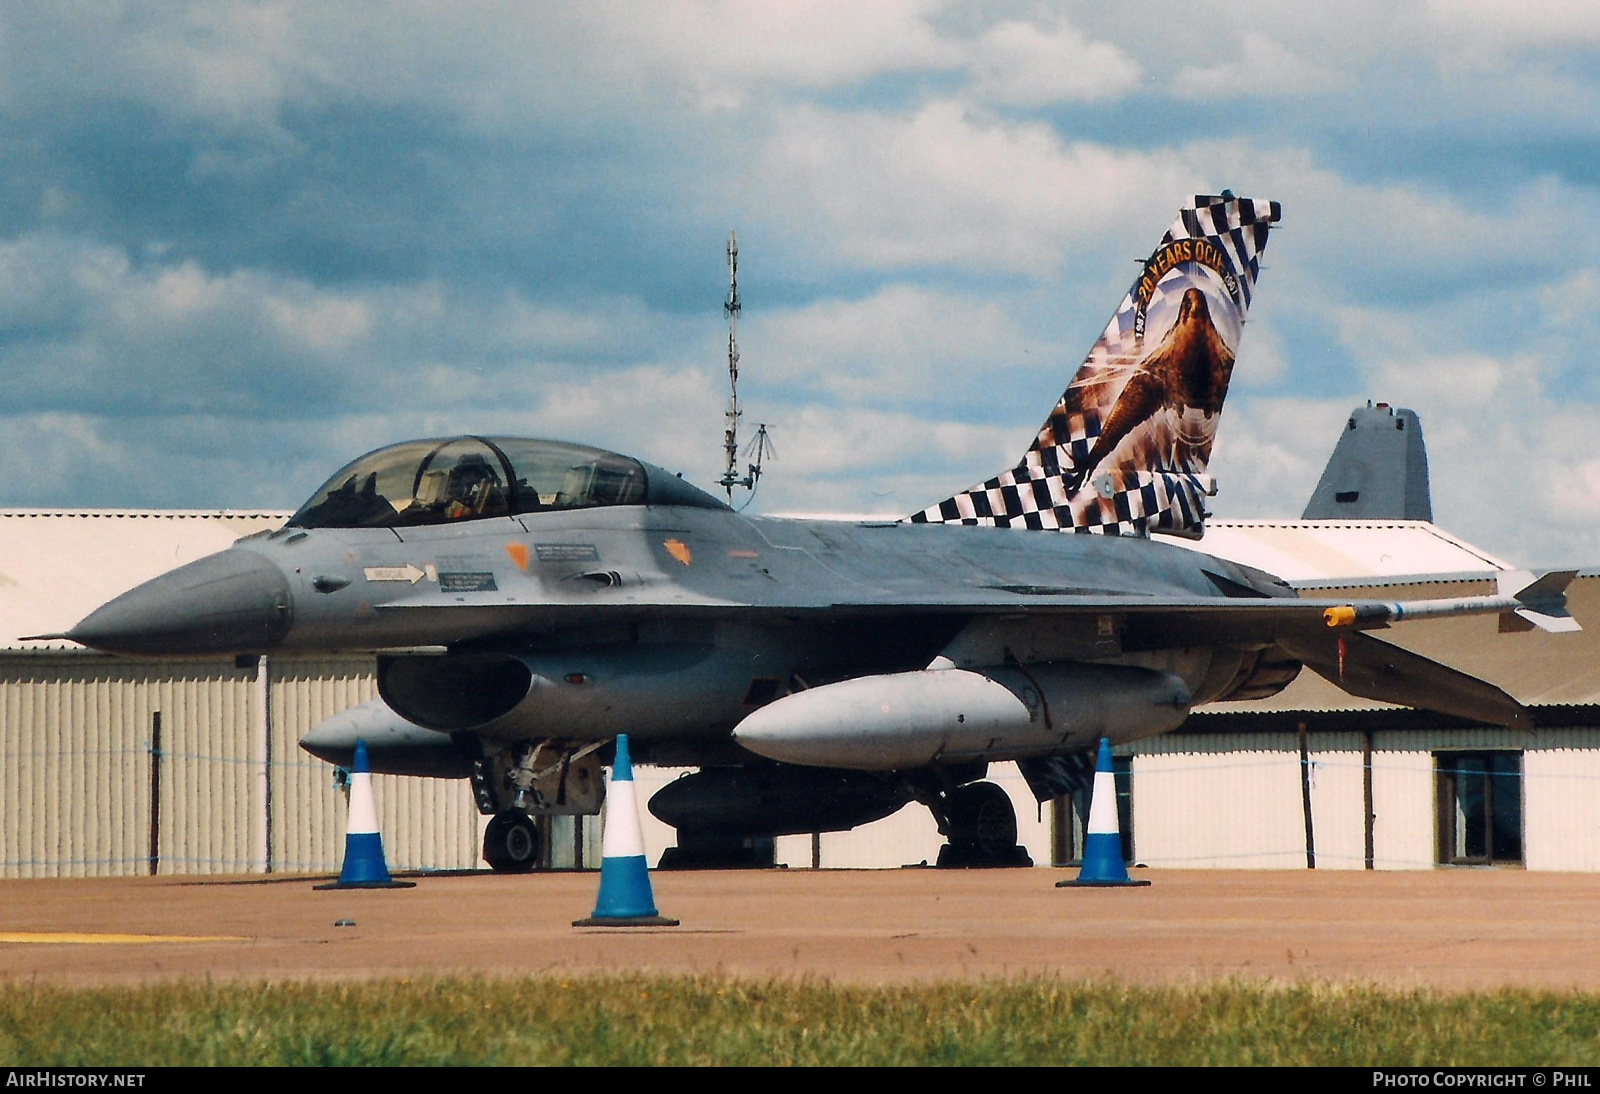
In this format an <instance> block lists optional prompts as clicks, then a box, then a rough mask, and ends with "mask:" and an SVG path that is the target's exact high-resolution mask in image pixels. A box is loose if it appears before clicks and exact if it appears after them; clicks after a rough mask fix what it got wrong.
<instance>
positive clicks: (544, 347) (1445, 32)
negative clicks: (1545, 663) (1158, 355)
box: [0, 0, 1600, 565]
mask: <svg viewBox="0 0 1600 1094" xmlns="http://www.w3.org/2000/svg"><path fill="white" fill-rule="evenodd" d="M1224 187H1227V188H1231V189H1232V190H1233V191H1235V192H1236V193H1239V194H1241V195H1246V196H1250V197H1255V198H1266V199H1273V200H1277V201H1279V202H1281V203H1282V204H1283V208H1284V220H1283V224H1282V227H1281V229H1279V230H1277V231H1275V232H1274V234H1273V236H1272V239H1271V241H1270V243H1269V245H1268V248H1267V253H1266V256H1265V257H1266V263H1265V269H1264V270H1263V272H1262V275H1261V278H1260V282H1259V285H1258V290H1257V294H1256V298H1255V301H1254V304H1253V307H1252V310H1251V314H1250V323H1249V325H1248V329H1247V330H1246V332H1245V335H1244V338H1243V342H1242V345H1241V347H1240V350H1239V356H1238V361H1237V364H1236V367H1235V370H1234V375H1233V386H1232V392H1231V396H1230V398H1229V400H1228V405H1227V409H1226V411H1225V413H1224V416H1223V419H1222V424H1221V428H1220V431H1219V434H1218V441H1217V447H1216V452H1215V456H1214V458H1213V460H1212V464H1211V471H1212V473H1213V474H1214V475H1215V477H1216V478H1217V480H1218V482H1219V484H1220V493H1219V494H1218V496H1217V497H1216V498H1215V499H1213V505H1212V507H1213V509H1214V511H1215V512H1216V514H1217V515H1218V516H1219V517H1252V518H1253V517H1292V516H1298V514H1299V512H1300V510H1301V508H1302V507H1303V506H1304V504H1305V501H1306V499H1307V498H1308V497H1309V495H1310V493H1311V490H1312V488H1313V487H1314V486H1315V484H1316V479H1317V476H1318V474H1319V473H1320V471H1321V468H1322V465H1323V463H1324V462H1325V460H1326V458H1327V455H1328V453H1329V452H1330V451H1331V449H1332V446H1333V444H1334V442H1335V441H1336V440H1337V437H1338V434H1339V430H1340V428H1341V426H1342V424H1343V422H1344V419H1345V417H1346V415H1347V414H1348V411H1349V410H1350V408H1351V407H1353V406H1356V405H1361V404H1364V403H1365V402H1366V401H1367V400H1369V399H1371V400H1375V401H1381V402H1389V403H1392V404H1395V405H1399V406H1406V407H1410V408H1412V409H1414V410H1415V411H1416V412H1417V413H1418V414H1419V415H1420V416H1421V419H1422V423H1423V429H1424V434H1425V436H1426V438H1427V442H1428V450H1429V459H1430V465H1431V468H1432V471H1433V501H1434V513H1435V518H1436V520H1437V522H1438V523H1439V524H1440V525H1442V526H1443V527H1445V528H1446V529H1448V530H1450V531H1451V532H1453V533H1455V534H1457V535H1460V536H1461V537H1463V538H1465V539H1467V540H1468V541H1470V542H1473V543H1476V544H1478V545H1480V546H1482V547H1483V548H1485V549H1487V550H1490V551H1492V552H1494V553H1496V554H1499V555H1501V556H1502V557H1505V558H1507V559H1510V560H1511V561H1514V562H1517V563H1519V564H1525V565H1537V564H1561V563H1577V564H1589V565H1594V564H1600V374H1597V372H1596V369H1595V367H1594V365H1595V361H1594V351H1593V348H1592V347H1593V346H1594V345H1595V343H1596V341H1597V340H1600V228H1597V227H1596V226H1597V225H1600V8H1597V7H1595V6H1593V5H1590V4H1587V3H1577V2H1564V0H1547V2H1545V3H1542V4H1539V5H1537V6H1531V5H1522V4H1516V5H1514V4H1510V3H1498V2H1488V0H1456V2H1452V3H1449V4H1439V5H1432V4H1419V3H1394V2H1385V3H1372V4H1368V3H1364V2H1362V0H1350V2H1346V3H1343V4H1341V5H1338V6H1337V9H1336V10H1335V9H1334V8H1333V6H1330V5H1304V4H1284V5H1272V4H1263V3H1252V4H1242V3H1240V4H1232V3H1207V2H1205V0H1188V2H1186V3H1184V4H1182V5H1174V4H1148V3H1140V2H1137V0H1135V2H1130V3H1123V4H1118V5H1103V4H1072V3H1066V4H1053V3H1016V4H1012V3H958V2H950V3H942V2H932V0H929V2H919V0H875V2H874V3H871V4H860V3H849V2H829V0H807V2H793V3H791V2H785V0H770V2H753V0H743V2H730V3H717V2H706V3H677V2H661V3H652V4H638V3H632V2H630V3H612V2H607V0H591V2H588V3H585V4H582V5H577V4H562V5H530V4H525V3H521V2H508V3H497V2H483V3H463V2H455V3H422V2H415V3H404V2H393V3H381V2H378V3H374V2H367V3H359V4H346V3H335V2H329V0H314V2H305V3H300V2H293V0H290V2H281V3H235V2H229V0H206V2H204V3H197V4H183V3H176V2H165V3H150V4H145V3H117V2H114V0H108V2H105V3H97V4H93V5H90V4H77V5H64V4H56V3H47V2H39V3H31V2H26V0H25V2H21V3H16V4H7V5H5V6H4V7H0V506H114V507H124V506H139V507H143V506H157V507H231V508H247V507H273V508H293V507H295V506H297V505H299V504H300V502H302V501H303V500H304V499H305V498H306V497H308V496H309V495H310V494H311V493H312V491H313V490H314V489H315V488H316V487H317V486H318V485H319V484H320V483H321V482H322V481H323V480H325V479H326V478H327V477H328V476H329V475H331V474H332V473H333V471H334V470H335V469H336V468H337V467H339V466H340V465H342V464H344V463H345V462H347V461H349V460H350V459H352V458H354V457H355V456H357V455H359V454H361V453H362V452H365V451H367V450H369V449H372V448H375V447H378V446H380V445H383V444H387V443H390V442H394V441H399V440H404V439H407V438H409V437H415V436H433V435H446V434H453V433H469V432H470V433H491V434H492V433H515V434H526V435H532V436H545V437H556V438H562V439H568V440H574V441H581V442H585V443H589V444H595V445H599V446H602V447H606V448H612V449H616V450H619V451H623V452H627V453H629V454H632V455H636V456H639V457H640V458H643V459H646V460H649V461H651V462H654V463H657V464H661V465H663V466H666V467H668V468H670V469H672V470H675V471H682V472H683V473H684V474H685V475H686V477H688V478H689V479H691V480H692V481H696V482H698V483H699V484H701V485H702V486H711V484H712V483H713V481H714V480H715V478H716V477H717V475H718V474H719V473H720V471H721V459H722V452H721V431H722V427H723V419H722V413H723V410H724V408H725V403H726V398H727V373H726V359H725V356H724V354H725V343H726V337H727V331H726V326H725V320H724V317H723V312H722V301H723V295H724V293H725V290H726V284H727V272H726V266H725V256H724V247H725V245H726V240H727V233H728V231H729V229H737V231H738V233H739V245H740V288H741V294H742V297H743V304H744V312H743V317H742V320H741V326H740V339H739V341H740V349H741V354H742V362H741V365H742V376H741V382H740V396H741V402H742V403H743V405H744V407H745V409H746V419H745V423H744V435H745V436H746V437H749V436H751V435H753V432H754V425H755V423H756V422H766V423H768V425H769V429H770V431H771V434H772V437H773V439H774V442H775V445H776V450H777V458H776V460H774V461H770V462H768V463H767V465H766V468H765V470H766V476H765V477H764V478H763V480H762V483H761V487H760V489H759V491H758V492H757V494H756V497H755V499H754V501H753V502H752V506H753V508H752V511H758V512H759V511H765V512H796V511H834V512H878V513H897V514H905V513H910V512H913V511H915V510H918V509H921V508H922V507H924V506H926V505H928V504H930V503H933V502H936V501H938V500H940V499H941V498H944V497H947V496H949V495H950V494H951V493H953V492H954V491H956V490H959V489H961V488H964V487H966V486H969V485H971V484H972V483H974V482H976V481H979V480H982V479H984V478H986V477H988V476H990V475H992V474H995V473H997V472H999V471H1001V470H1003V469H1004V468H1007V467H1009V466H1011V465H1012V464H1013V463H1015V462H1016V460H1017V459H1018V458H1019V457H1020V456H1021V454H1022V452H1023V451H1024V450H1025V449H1026V448H1027V446H1028V444H1029V443H1030V441H1031V439H1032V437H1033V434H1034V433H1035V431H1036V430H1037V429H1038V427H1039V425H1040V423H1041V422H1042V421H1043V420H1044V417H1045V415H1046V414H1047V413H1048V411H1049V410H1050V408H1051V406H1052V405H1053V404H1054V402H1055V400H1056V398H1057V397H1058V396H1059V395H1060V393H1061V390H1062V388H1063V387H1064V386H1065V384H1066V381H1067V380H1068V379H1069V378H1070V377H1071V374H1072V373H1073V371H1075V369H1076V367H1077V365H1078V363H1079V362H1080V361H1081V360H1082V358H1083V355H1084V353H1085V352H1086V351H1087V350H1088V348H1089V346H1090V345H1091V344H1092V343H1093V342H1094V340H1095V338H1096V336H1097V335H1098V333H1099V331H1100V329H1101V328H1102V327H1103V326H1104V324H1105V322H1106V320H1107V319H1108V318H1109V317H1110V315H1111V313H1112V311H1113V310H1114V308H1115V307H1116V305H1117V303H1118V302H1119V301H1120V299H1121V297H1122V295H1123V293H1125V292H1126V291H1127V288H1128V286H1129V284H1130V283H1131V281H1132V279H1133V276H1134V274H1135V273H1137V271H1138V267H1137V265H1136V263H1137V262H1138V261H1139V260H1141V259H1142V258H1143V257H1144V256H1145V255H1146V254H1148V253H1149V251H1150V250H1151V249H1152V248H1153V247H1154V245H1155V244H1156V242H1157V241H1158V240H1159V238H1160V236H1161V233H1162V232H1163V231H1164V230H1165V228H1166V227H1167V225H1168V224H1169V223H1171V221H1172V219H1173V217H1174V215H1175V213H1176V211H1177V209H1178V208H1179V206H1181V205H1182V204H1183V203H1184V202H1185V201H1186V200H1187V199H1188V197H1189V196H1190V195H1192V194H1196V193H1216V192H1219V191H1220V190H1221V189H1223V188H1224Z"/></svg>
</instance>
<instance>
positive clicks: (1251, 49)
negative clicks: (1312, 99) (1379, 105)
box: [1171, 31, 1343, 99]
mask: <svg viewBox="0 0 1600 1094" xmlns="http://www.w3.org/2000/svg"><path fill="white" fill-rule="evenodd" d="M1239 54H1240V56H1239V59H1238V60H1237V61H1231V62H1227V63H1224V64H1220V65H1202V66H1194V65H1191V66H1187V67H1185V68H1183V69H1182V70H1180V71H1179V72H1178V74H1177V75H1176V76H1174V77H1173V78H1172V83H1171V88H1172V91H1173V93H1174V94H1176V95H1178V96H1180V97H1182V98H1193V99H1234V98H1241V97H1243V96H1247V95H1269V94H1270V95H1305V94H1310V93H1312V92H1320V91H1330V90H1334V89H1336V88H1338V87H1339V86H1340V85H1341V84H1342V83H1343V78H1342V76H1341V75H1340V74H1339V73H1338V72H1337V71H1335V70H1334V69H1331V68H1328V67H1326V66H1323V65H1320V64H1317V63H1316V62H1315V61H1313V60H1311V59H1310V58H1308V57H1303V56H1299V55H1297V54H1295V53H1292V52H1290V51H1289V50H1288V49H1287V48H1286V47H1285V46H1284V45H1283V44H1282V43H1280V42H1277V41H1275V40H1273V39H1272V38H1269V37H1268V36H1267V35H1265V34H1262V33H1260V32H1258V31H1246V32H1245V33H1244V34H1243V35H1241V37H1240V40H1239Z"/></svg>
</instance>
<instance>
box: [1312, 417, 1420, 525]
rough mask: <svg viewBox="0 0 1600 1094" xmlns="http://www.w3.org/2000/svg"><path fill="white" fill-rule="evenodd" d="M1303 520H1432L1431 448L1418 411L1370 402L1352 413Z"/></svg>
mask: <svg viewBox="0 0 1600 1094" xmlns="http://www.w3.org/2000/svg"><path fill="white" fill-rule="evenodd" d="M1300 519H1301V520H1340V519H1346V520H1430V521H1431V520H1432V519H1433V501H1432V498H1431V497H1430V496H1429V492H1428V448H1427V445H1425V444H1423V441H1422V422H1421V421H1420V420H1418V418H1417V415H1416V413H1415V412H1414V411H1410V410H1405V409H1396V408H1394V407H1391V406H1390V405H1389V404H1388V403H1379V404H1377V405H1376V406H1374V405H1373V404H1372V403H1368V404H1367V405H1366V406H1364V407H1360V406H1358V407H1356V408H1355V409H1354V410H1352V411H1351V412H1350V417H1349V419H1348V420H1347V421H1346V422H1345V427H1344V429H1342V430H1340V432H1339V443H1338V444H1336V445H1334V446H1333V455H1331V456H1329V457H1328V465H1327V466H1326V467H1324V468H1323V469H1322V478H1321V479H1320V480H1318V482H1317V488H1316V490H1314V491H1312V493H1311V500H1310V501H1308V502H1306V508H1305V512H1304V513H1302V514H1301V515H1300Z"/></svg>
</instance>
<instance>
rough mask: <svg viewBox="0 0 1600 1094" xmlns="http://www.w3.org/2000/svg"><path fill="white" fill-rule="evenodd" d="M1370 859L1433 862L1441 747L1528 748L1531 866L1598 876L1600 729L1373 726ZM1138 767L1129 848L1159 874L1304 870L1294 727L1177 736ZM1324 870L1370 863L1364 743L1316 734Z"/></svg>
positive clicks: (1146, 752)
mask: <svg viewBox="0 0 1600 1094" xmlns="http://www.w3.org/2000/svg"><path fill="white" fill-rule="evenodd" d="M1372 748H1373V753H1372V812H1373V824H1372V835H1373V865H1374V867H1375V868H1376V869H1379V870H1418V869H1429V868H1431V867H1433V866H1434V864H1435V856H1436V825H1437V821H1436V818H1435V815H1434V814H1435V800H1434V795H1435V780H1434V753H1435V752H1446V751H1477V750H1502V749H1503V750H1511V751H1519V752H1521V753H1522V754H1523V794H1522V799H1523V805H1522V810H1523V855H1524V863H1525V865H1526V866H1527V868H1528V869H1530V870H1600V729H1586V728H1585V729H1541V730H1539V731H1538V732H1537V733H1536V734H1532V735H1530V734H1524V733H1518V732H1515V731H1512V730H1508V729H1488V728H1486V729H1451V730H1432V731H1428V730H1423V731H1414V730H1409V731H1405V732H1396V731H1379V732H1375V733H1374V734H1373V737H1372ZM1129 751H1131V752H1132V753H1133V755H1134V760H1133V773H1134V774H1133V818H1134V819H1133V824H1134V849H1135V853H1136V854H1137V856H1138V858H1139V860H1140V861H1141V862H1144V863H1146V864H1148V865H1151V866H1170V867H1222V868H1235V869H1238V868H1260V869H1287V868H1302V869H1303V868H1304V867H1305V862H1306V859H1305V822H1304V810H1303V806H1302V803H1301V794H1300V752H1299V742H1298V739H1297V737H1296V735H1295V734H1293V733H1240V734H1183V733H1177V734H1169V735H1168V736H1165V737H1157V738H1153V739H1151V740H1149V741H1141V742H1139V743H1138V744H1137V745H1135V746H1133V747H1132V748H1131V749H1130V750H1129ZM1309 759H1310V772H1309V775H1310V782H1311V816H1312V829H1313V833H1314V846H1315V851H1316V863H1317V868H1318V869H1361V868H1363V867H1364V866H1365V860H1366V849H1365V838H1366V835H1365V829H1364V826H1363V820H1362V813H1363V789H1362V775H1363V770H1362V769H1363V763H1362V739H1361V734H1359V733H1316V734H1312V735H1311V736H1310V738H1309Z"/></svg>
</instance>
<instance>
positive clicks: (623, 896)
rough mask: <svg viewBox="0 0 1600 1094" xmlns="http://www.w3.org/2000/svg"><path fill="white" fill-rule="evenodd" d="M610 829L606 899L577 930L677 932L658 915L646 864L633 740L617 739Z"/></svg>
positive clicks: (609, 792) (604, 868) (604, 845)
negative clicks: (662, 929)
mask: <svg viewBox="0 0 1600 1094" xmlns="http://www.w3.org/2000/svg"><path fill="white" fill-rule="evenodd" d="M605 823H606V827H605V831H604V832H603V833H601V837H600V895H599V897H598V898H596V900H595V902H594V914H593V915H592V916H590V917H589V918H588V919H575V920H573V921H572V925H573V926H574V927H676V926H677V925H678V921H677V920H676V919H666V918H664V917H663V916H662V915H661V914H660V913H659V912H657V911H656V898H655V896H654V895H652V893H651V892H650V867H649V865H648V864H647V863H646V862H645V858H644V830H643V829H641V828H640V827H639V801H638V799H637V798H635V797H634V793H633V760H632V759H631V758H630V757H629V756H628V735H627V734H626V733H619V734H618V735H617V758H616V759H615V760H613V761H612V763H611V784H610V785H609V786H608V787H607V788H606V822H605Z"/></svg>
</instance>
